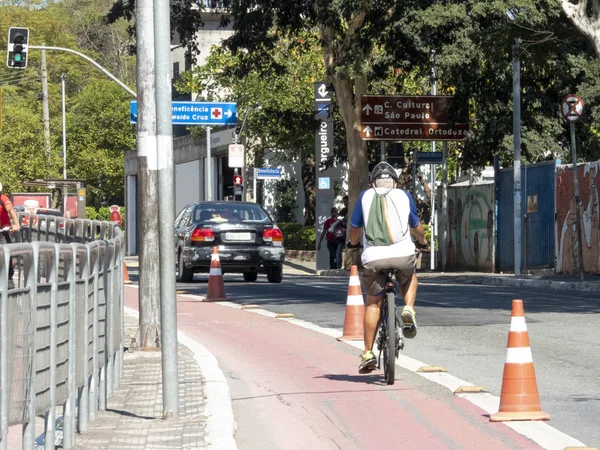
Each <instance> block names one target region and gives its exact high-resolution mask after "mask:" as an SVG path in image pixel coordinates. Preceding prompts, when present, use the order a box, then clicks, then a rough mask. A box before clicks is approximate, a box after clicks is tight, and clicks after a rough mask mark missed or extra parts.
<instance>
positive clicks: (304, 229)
mask: <svg viewBox="0 0 600 450" xmlns="http://www.w3.org/2000/svg"><path fill="white" fill-rule="evenodd" d="M277 226H278V227H279V228H280V229H281V232H282V233H283V246H284V247H285V248H286V250H315V248H316V246H317V230H316V229H315V227H314V226H304V225H302V224H300V223H286V222H283V223H278V224H277Z"/></svg>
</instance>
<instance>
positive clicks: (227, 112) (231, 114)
mask: <svg viewBox="0 0 600 450" xmlns="http://www.w3.org/2000/svg"><path fill="white" fill-rule="evenodd" d="M223 114H225V115H226V116H227V117H231V116H233V113H232V112H231V110H227V111H225V112H224V113H223Z"/></svg>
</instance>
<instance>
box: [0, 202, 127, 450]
mask: <svg viewBox="0 0 600 450" xmlns="http://www.w3.org/2000/svg"><path fill="white" fill-rule="evenodd" d="M19 216H20V217H19V220H20V222H21V223H27V224H34V226H25V227H22V228H21V231H20V232H19V233H14V234H17V236H14V237H16V239H15V241H17V242H16V243H13V244H9V245H4V246H0V450H8V441H7V436H8V427H9V426H12V425H22V443H23V444H22V448H23V450H32V449H34V448H35V439H36V436H35V434H36V433H35V422H36V418H37V417H38V416H43V417H44V418H45V444H44V446H45V449H46V450H49V449H54V448H55V445H54V444H55V439H56V436H55V433H56V419H57V413H56V412H57V407H62V415H63V420H62V422H63V444H62V445H63V448H73V447H75V433H76V431H79V432H85V431H87V429H88V422H89V421H93V420H94V419H96V416H97V411H98V410H105V409H106V402H107V398H108V397H109V396H110V395H111V393H112V392H113V390H114V389H116V388H118V387H119V384H120V380H121V377H122V373H123V339H124V338H123V314H124V309H123V298H124V291H123V275H124V271H123V270H124V269H123V264H124V258H125V240H124V235H123V232H122V231H121V230H120V229H119V228H118V227H117V226H116V225H115V224H112V223H109V222H98V221H89V220H71V219H63V218H58V217H51V216H35V215H31V214H23V213H21V214H19ZM35 219H37V220H35ZM11 260H12V261H14V262H16V264H15V275H14V278H13V280H12V281H13V282H14V284H15V286H14V288H12V289H9V279H8V276H9V275H8V274H9V263H10V262H11ZM11 287H12V286H11ZM59 412H60V410H59Z"/></svg>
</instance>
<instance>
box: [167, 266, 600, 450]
mask: <svg viewBox="0 0 600 450" xmlns="http://www.w3.org/2000/svg"><path fill="white" fill-rule="evenodd" d="M225 283H226V291H227V294H228V296H229V297H230V298H231V299H232V301H234V302H236V303H239V304H248V303H252V304H258V305H260V306H261V307H263V308H264V309H267V310H269V311H273V312H278V313H293V314H294V315H295V316H296V317H297V318H300V319H304V320H306V321H309V322H312V323H315V324H318V325H320V326H323V327H331V328H337V329H341V328H342V327H343V320H344V312H345V302H346V292H347V283H348V281H347V280H346V279H344V278H324V277H315V276H290V275H286V277H285V278H284V282H283V283H281V284H279V285H272V284H268V283H266V279H264V277H262V276H261V277H259V280H258V282H256V283H246V282H244V281H243V279H242V277H241V276H236V275H225ZM206 285H207V278H206V277H204V276H202V275H200V276H199V275H196V280H195V282H193V283H187V284H181V283H180V284H178V289H179V290H180V292H182V293H185V292H187V293H190V294H198V295H203V294H204V293H205V292H206ZM417 298H418V300H417V307H418V308H417V314H418V315H417V318H418V321H419V335H418V337H417V339H415V340H413V341H409V342H408V344H407V346H406V348H405V350H404V354H405V355H407V356H410V357H412V358H415V359H418V360H420V361H423V362H425V363H427V364H428V365H436V366H437V365H439V366H443V367H445V368H446V369H447V370H448V372H449V373H451V374H452V375H455V376H457V377H459V378H461V379H463V380H466V381H469V382H472V383H475V384H476V385H479V386H482V387H484V388H485V389H487V390H488V391H490V393H492V394H494V395H499V394H500V390H501V383H502V371H503V366H504V362H505V355H506V341H507V336H508V327H509V323H510V309H511V302H512V300H513V299H516V298H520V299H523V301H524V305H525V314H526V319H527V323H528V330H529V336H530V339H531V347H532V352H533V357H534V363H535V369H536V375H537V381H538V389H539V392H540V397H541V402H542V409H543V410H544V411H546V412H548V413H550V414H551V416H552V419H551V421H550V422H549V424H550V425H552V426H553V427H554V428H557V429H558V430H560V431H562V432H564V433H567V434H569V435H570V436H573V437H575V438H576V439H578V440H580V441H582V442H584V443H585V444H586V445H589V446H596V447H599V446H600V425H599V423H600V377H599V375H598V367H600V352H598V351H597V346H598V342H600V327H598V325H597V324H598V323H599V319H600V299H599V298H597V294H590V293H578V292H566V291H555V290H542V289H524V288H516V287H504V286H502V287H501V286H484V285H467V284H451V283H436V282H435V280H432V279H429V280H427V281H423V282H422V283H421V285H420V288H419V293H418V296H417ZM244 313H246V314H248V313H247V312H244ZM351 350H352V349H351ZM296 351H297V350H294V352H290V363H291V362H292V361H295V359H296V358H299V357H300V353H296ZM215 354H217V356H218V355H219V351H216V352H215ZM263 357H266V358H268V357H269V356H268V355H264V356H263ZM302 357H306V358H308V359H310V355H305V356H302ZM323 363H324V364H325V362H323ZM347 364H348V367H346V368H345V370H347V374H349V375H347V376H348V377H349V376H354V375H355V374H356V366H357V365H358V352H357V351H356V350H355V349H354V352H353V353H352V357H351V358H349V359H348V362H347ZM228 370H229V373H235V370H234V366H231V367H228ZM399 374H400V375H399V376H400V377H402V380H403V381H405V382H407V383H409V384H411V383H413V384H412V385H411V388H415V389H419V390H421V391H422V392H424V393H425V394H426V395H431V396H433V397H435V398H437V397H436V395H437V394H436V389H438V387H437V386H435V385H434V384H433V383H430V382H425V383H421V382H417V381H415V380H413V377H414V375H412V374H409V373H408V372H407V371H402V370H399ZM345 381H348V379H347V378H346V379H345ZM355 381H356V380H355ZM358 381H361V380H358ZM232 383H233V384H234V385H235V379H232ZM348 384H352V385H354V384H356V383H348ZM242 390H243V389H242ZM400 398H402V396H401V395H400V396H398V395H396V397H395V401H400ZM249 448H251V447H249Z"/></svg>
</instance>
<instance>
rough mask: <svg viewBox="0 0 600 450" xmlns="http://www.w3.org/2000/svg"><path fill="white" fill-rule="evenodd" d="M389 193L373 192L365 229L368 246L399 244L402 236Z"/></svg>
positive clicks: (395, 209) (396, 213) (396, 210)
mask: <svg viewBox="0 0 600 450" xmlns="http://www.w3.org/2000/svg"><path fill="white" fill-rule="evenodd" d="M389 193H390V191H388V192H386V193H385V194H379V193H378V192H375V195H374V197H373V201H372V203H371V207H370V209H369V215H368V219H367V226H366V227H365V237H366V241H367V244H368V245H373V246H387V245H392V244H395V243H397V242H400V240H401V238H402V236H403V234H402V233H401V230H402V228H403V227H401V226H400V222H399V220H400V218H399V217H398V209H397V208H396V205H395V203H394V201H393V200H392V198H391V196H389V195H388V194H389Z"/></svg>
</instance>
